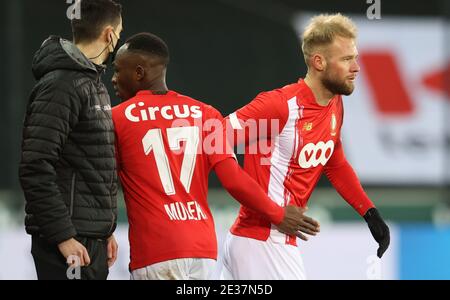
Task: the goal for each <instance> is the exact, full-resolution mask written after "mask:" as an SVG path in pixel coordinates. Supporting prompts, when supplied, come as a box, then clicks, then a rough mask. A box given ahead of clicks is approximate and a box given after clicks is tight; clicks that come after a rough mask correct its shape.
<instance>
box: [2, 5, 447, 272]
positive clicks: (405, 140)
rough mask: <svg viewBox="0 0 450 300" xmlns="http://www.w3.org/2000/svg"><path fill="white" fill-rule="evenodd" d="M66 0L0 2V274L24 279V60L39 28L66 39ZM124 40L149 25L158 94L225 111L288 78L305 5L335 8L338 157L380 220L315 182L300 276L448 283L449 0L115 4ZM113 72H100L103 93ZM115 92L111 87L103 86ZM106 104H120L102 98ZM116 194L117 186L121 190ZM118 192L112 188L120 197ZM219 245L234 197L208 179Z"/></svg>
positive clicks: (42, 34) (28, 83) (300, 64)
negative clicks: (345, 69) (160, 60)
mask: <svg viewBox="0 0 450 300" xmlns="http://www.w3.org/2000/svg"><path fill="white" fill-rule="evenodd" d="M72 3H73V1H71V0H67V1H65V0H39V1H36V0H0V36H1V37H2V40H1V42H0V57H1V58H2V64H1V67H0V91H1V96H0V103H1V106H0V140H1V143H0V279H33V278H35V272H34V265H33V262H32V258H31V254H30V238H29V237H28V236H27V235H26V233H25V230H24V226H23V216H24V213H23V210H24V199H23V195H22V193H21V190H20V186H19V182H18V175H17V168H18V162H19V159H20V142H21V128H22V119H23V114H24V110H25V107H26V103H27V100H28V95H29V92H30V91H31V88H32V86H33V84H34V79H33V77H32V74H31V61H32V58H33V54H34V52H35V51H36V50H37V49H38V48H39V46H40V45H41V43H42V42H43V41H44V40H45V39H46V38H47V37H48V36H49V35H60V36H62V37H65V38H67V39H71V31H70V24H69V20H68V19H67V16H66V15H67V10H68V8H69V7H70V6H71V5H72ZM121 3H122V5H123V22H124V32H123V34H122V38H123V39H124V38H125V39H126V38H127V37H129V36H130V35H132V34H134V33H137V32H142V31H148V32H152V33H155V34H157V35H159V36H160V37H161V38H163V39H164V40H165V41H166V42H167V44H168V45H169V48H170V51H171V57H172V62H171V64H170V66H169V71H168V85H169V88H170V89H172V90H175V91H177V92H180V93H183V94H186V95H189V96H191V97H193V98H196V99H199V100H201V101H203V102H206V103H209V104H211V105H213V106H215V107H216V108H217V109H219V110H220V111H221V112H222V114H224V115H227V114H229V113H231V112H233V111H234V110H236V109H237V108H239V107H241V106H243V105H245V104H246V103H248V102H249V101H250V100H251V99H253V97H254V96H256V94H258V93H259V92H261V91H266V90H271V89H274V88H278V87H281V86H284V85H286V84H289V83H292V82H294V81H297V80H298V78H300V77H303V76H304V75H305V72H306V67H305V64H304V61H303V56H302V54H301V50H300V39H299V36H300V34H301V32H302V30H303V28H304V25H305V24H306V23H307V22H308V20H309V18H310V17H311V16H312V15H314V14H317V13H325V12H328V13H335V12H341V13H343V14H346V15H348V16H350V17H351V18H352V19H353V20H354V21H355V23H356V24H357V26H358V28H359V37H358V49H359V54H360V58H359V63H360V66H361V72H360V75H359V77H358V80H357V84H356V90H355V92H354V93H353V94H352V95H351V96H349V97H345V98H344V103H345V119H344V129H343V130H344V132H343V140H344V146H345V151H346V155H347V158H348V159H349V161H350V162H351V163H352V165H353V167H354V168H355V170H356V172H357V174H358V175H359V177H360V179H361V182H362V184H363V186H364V187H365V189H366V191H367V193H368V194H369V196H370V197H371V199H372V200H373V201H374V202H375V204H376V205H377V206H378V208H379V210H380V212H381V214H382V215H383V217H384V218H385V219H387V221H388V222H389V225H390V228H391V235H392V236H391V247H390V248H389V250H388V251H387V253H386V254H385V256H384V257H383V260H381V261H380V260H379V259H378V258H376V256H375V253H376V249H377V244H376V243H375V241H374V240H373V238H372V236H371V235H370V232H369V230H368V228H367V226H366V224H365V223H364V222H363V220H362V219H361V218H360V217H359V215H358V214H357V213H356V212H355V211H354V210H353V209H352V208H351V207H350V206H349V205H348V204H347V203H346V202H345V201H344V200H343V199H342V198H340V196H339V195H338V194H337V193H336V192H335V191H334V189H333V188H332V187H331V186H330V184H329V183H328V181H327V180H326V179H324V178H322V180H321V181H320V182H319V185H318V187H317V189H316V191H315V192H314V193H313V195H312V197H311V199H310V202H309V207H310V211H309V214H310V215H311V216H312V217H315V218H316V219H318V220H319V221H320V222H321V223H322V232H321V233H320V235H318V236H316V237H313V238H311V239H310V241H308V242H306V243H301V244H300V251H302V252H303V253H304V262H305V266H306V272H307V275H308V277H309V278H310V279H450V226H449V224H450V192H449V181H450V171H449V170H450V122H449V120H448V119H449V118H450V102H449V97H448V96H449V88H448V87H449V85H448V83H449V78H448V76H449V75H450V72H449V71H450V63H449V56H448V53H447V52H446V49H448V48H447V47H448V41H449V39H448V37H449V36H448V33H449V31H448V30H447V29H448V28H449V27H448V16H449V15H450V13H449V12H450V1H444V0H442V1H439V0H428V1H426V2H423V1H420V2H419V1H417V3H416V1H392V0H390V1H387V0H367V1H366V0H353V1H349V0H347V1H296V0H179V1H175V0H151V1H150V0H148V1H144V0H127V1H124V0H122V1H121ZM111 77H112V70H111V68H109V69H108V72H107V73H106V74H105V76H104V77H103V80H104V82H105V83H106V84H107V87H108V89H109V90H110V91H112V87H111V84H110V80H111ZM111 95H114V93H111ZM112 102H113V105H116V104H118V99H117V98H116V97H115V96H112ZM120 194H121V193H120ZM121 197H122V196H121ZM209 202H210V204H211V206H212V208H213V213H214V217H215V220H216V226H217V233H218V238H219V249H221V248H220V245H221V243H222V240H223V237H224V236H225V234H226V232H227V230H228V228H229V226H230V225H231V224H232V222H233V221H234V218H235V217H236V215H237V210H238V204H237V202H236V201H234V200H233V199H231V198H230V197H229V196H228V194H227V193H226V192H225V191H224V190H223V189H222V188H221V187H220V184H219V183H218V181H217V180H216V178H215V177H214V175H212V176H211V182H210V192H209ZM119 206H120V207H121V209H120V218H119V221H120V226H119V228H118V230H117V234H116V235H117V238H118V240H119V244H120V254H119V261H118V262H117V263H116V265H115V266H114V267H113V268H112V269H111V276H110V278H111V279H127V278H128V276H129V275H128V269H127V264H128V240H127V223H126V222H127V220H126V214H125V210H124V202H123V199H122V198H120V199H119Z"/></svg>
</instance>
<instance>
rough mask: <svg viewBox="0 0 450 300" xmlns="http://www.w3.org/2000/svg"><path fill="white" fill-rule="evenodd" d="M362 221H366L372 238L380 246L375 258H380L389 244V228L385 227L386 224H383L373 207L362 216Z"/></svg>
mask: <svg viewBox="0 0 450 300" xmlns="http://www.w3.org/2000/svg"><path fill="white" fill-rule="evenodd" d="M364 220H366V222H367V225H368V226H369V229H370V233H372V235H373V238H374V239H375V241H377V243H378V245H379V246H380V247H378V251H377V256H378V257H379V258H381V257H382V256H383V253H384V252H385V251H386V249H387V248H388V247H389V243H390V241H391V237H390V234H389V227H388V226H387V225H386V223H384V221H383V219H382V218H381V216H380V213H379V212H378V210H377V209H376V208H375V207H372V208H371V209H369V210H368V211H367V212H366V214H365V215H364Z"/></svg>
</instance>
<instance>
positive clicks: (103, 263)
mask: <svg viewBox="0 0 450 300" xmlns="http://www.w3.org/2000/svg"><path fill="white" fill-rule="evenodd" d="M76 240H77V241H79V242H80V243H81V244H83V245H84V246H85V247H86V249H87V251H88V253H89V257H90V259H91V263H90V265H89V266H87V267H79V268H73V267H71V268H69V266H68V265H67V263H66V259H65V258H64V256H63V255H62V254H61V252H60V251H59V249H58V246H57V245H52V244H49V243H48V242H47V241H46V240H45V239H43V238H41V237H39V236H32V238H31V254H32V255H33V259H34V265H35V267H36V272H37V277H38V279H39V280H73V279H81V280H106V278H107V277H108V273H109V269H108V254H107V248H106V246H107V241H106V240H101V239H92V238H84V237H81V238H80V237H77V238H76Z"/></svg>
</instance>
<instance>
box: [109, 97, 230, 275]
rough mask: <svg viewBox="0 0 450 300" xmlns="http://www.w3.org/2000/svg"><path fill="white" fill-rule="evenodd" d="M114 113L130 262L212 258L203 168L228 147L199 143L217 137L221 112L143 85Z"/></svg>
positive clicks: (213, 250)
mask: <svg viewBox="0 0 450 300" xmlns="http://www.w3.org/2000/svg"><path fill="white" fill-rule="evenodd" d="M112 115H113V121H114V126H115V130H116V141H117V144H116V148H117V156H118V157H117V159H118V166H119V177H120V180H121V183H122V187H123V191H124V197H125V202H126V206H127V214H128V221H129V226H130V227H129V241H130V252H131V263H130V269H131V270H134V269H138V268H142V267H145V266H148V265H151V264H154V263H157V262H161V261H165V260H170V259H176V258H193V257H196V258H212V259H216V257H217V241H216V234H215V229H214V222H213V217H212V215H211V211H210V209H209V207H208V203H207V192H208V174H209V172H210V170H211V169H212V168H213V167H214V165H215V164H216V163H218V162H220V161H222V160H224V159H227V158H229V157H234V154H232V153H231V154H217V153H216V152H220V151H212V150H211V149H210V148H211V147H208V146H207V147H206V148H205V145H206V144H207V145H210V144H211V145H212V146H214V143H215V142H214V138H213V137H212V136H213V135H214V134H217V135H216V136H218V137H220V136H221V134H222V131H221V121H222V115H221V114H220V113H219V112H218V111H217V110H216V109H214V108H213V107H211V106H209V105H206V104H204V103H202V102H200V101H197V100H194V99H192V98H189V97H187V96H183V95H181V94H178V93H176V92H173V91H169V92H168V93H167V94H165V95H159V94H153V93H152V92H150V91H141V92H139V93H138V94H137V95H136V96H135V97H133V98H131V99H130V100H128V101H126V102H123V103H121V104H120V105H118V106H116V107H114V108H113V110H112ZM216 125H219V126H217V127H216ZM216 131H217V132H216ZM205 149H206V150H207V151H205Z"/></svg>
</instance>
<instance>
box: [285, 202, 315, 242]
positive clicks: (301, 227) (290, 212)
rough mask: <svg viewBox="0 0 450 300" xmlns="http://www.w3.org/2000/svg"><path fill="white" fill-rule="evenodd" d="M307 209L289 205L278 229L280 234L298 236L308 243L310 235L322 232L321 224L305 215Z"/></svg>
mask: <svg viewBox="0 0 450 300" xmlns="http://www.w3.org/2000/svg"><path fill="white" fill-rule="evenodd" d="M306 211H307V208H302V207H297V206H293V205H288V206H286V208H285V213H284V219H283V221H281V223H280V224H278V225H277V228H278V230H279V231H280V232H282V233H286V234H290V235H296V236H297V237H299V238H300V239H302V240H304V241H307V240H308V237H307V236H306V235H304V234H303V233H306V234H309V235H316V234H317V233H318V232H319V231H320V224H319V222H317V221H316V220H314V219H313V218H310V217H308V216H306V215H305V212H306Z"/></svg>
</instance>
